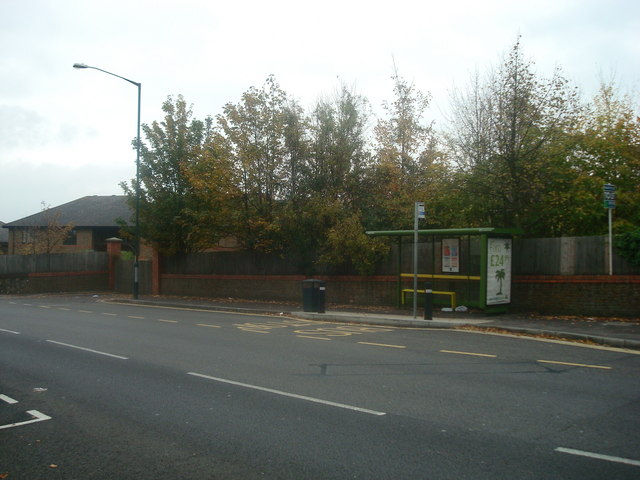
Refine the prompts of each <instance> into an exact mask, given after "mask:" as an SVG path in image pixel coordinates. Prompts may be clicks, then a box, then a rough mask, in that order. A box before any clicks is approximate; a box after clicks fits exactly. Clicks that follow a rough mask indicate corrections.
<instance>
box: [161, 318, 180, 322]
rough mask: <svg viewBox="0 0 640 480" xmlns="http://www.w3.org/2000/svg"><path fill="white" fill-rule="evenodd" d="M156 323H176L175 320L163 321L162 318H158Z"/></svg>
mask: <svg viewBox="0 0 640 480" xmlns="http://www.w3.org/2000/svg"><path fill="white" fill-rule="evenodd" d="M158 321H159V322H164V323H178V321H177V320H163V319H162V318H159V319H158Z"/></svg>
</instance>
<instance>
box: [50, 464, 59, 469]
mask: <svg viewBox="0 0 640 480" xmlns="http://www.w3.org/2000/svg"><path fill="white" fill-rule="evenodd" d="M49 468H58V465H56V464H55V463H52V464H51V465H49Z"/></svg>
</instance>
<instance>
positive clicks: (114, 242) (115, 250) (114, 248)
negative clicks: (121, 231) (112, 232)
mask: <svg viewBox="0 0 640 480" xmlns="http://www.w3.org/2000/svg"><path fill="white" fill-rule="evenodd" d="M106 242H107V253H108V254H109V289H110V290H114V289H115V288H116V261H117V260H118V259H119V258H120V253H121V252H122V240H121V239H119V238H116V237H112V238H107V240H106Z"/></svg>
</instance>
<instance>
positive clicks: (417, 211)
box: [413, 202, 426, 320]
mask: <svg viewBox="0 0 640 480" xmlns="http://www.w3.org/2000/svg"><path fill="white" fill-rule="evenodd" d="M420 218H426V214H425V211H424V202H416V204H415V207H414V212H413V318H414V320H415V318H416V317H417V312H418V219H420Z"/></svg>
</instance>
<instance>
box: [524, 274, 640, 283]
mask: <svg viewBox="0 0 640 480" xmlns="http://www.w3.org/2000/svg"><path fill="white" fill-rule="evenodd" d="M513 283H573V284H578V283H640V275H516V276H514V278H513Z"/></svg>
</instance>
